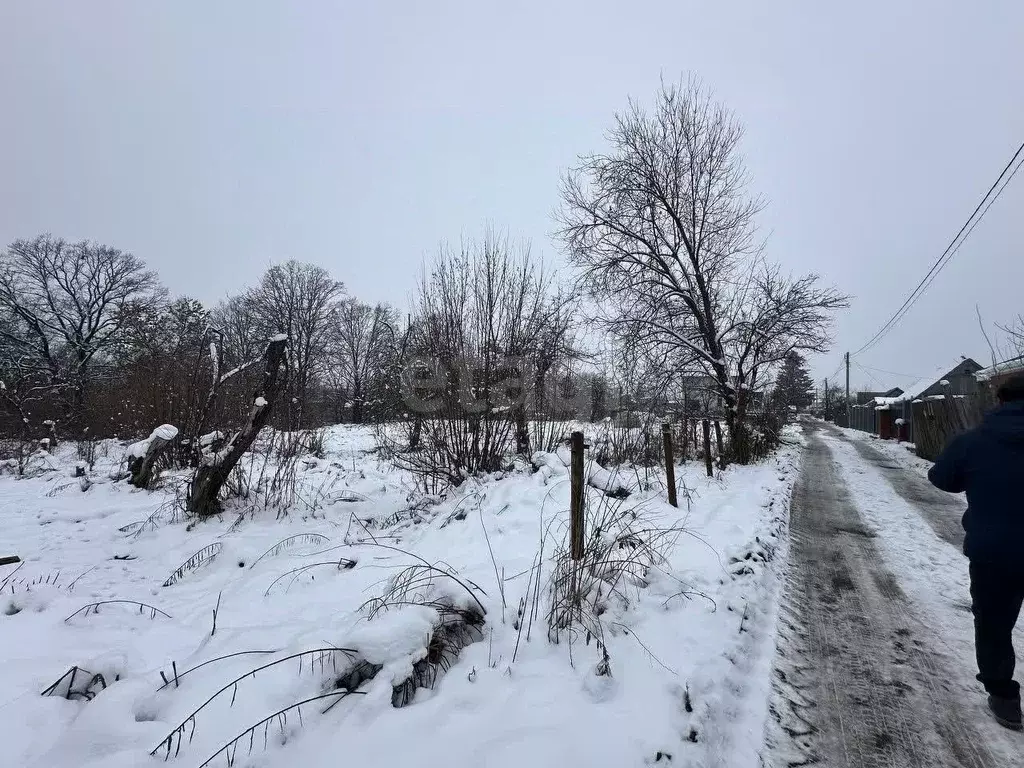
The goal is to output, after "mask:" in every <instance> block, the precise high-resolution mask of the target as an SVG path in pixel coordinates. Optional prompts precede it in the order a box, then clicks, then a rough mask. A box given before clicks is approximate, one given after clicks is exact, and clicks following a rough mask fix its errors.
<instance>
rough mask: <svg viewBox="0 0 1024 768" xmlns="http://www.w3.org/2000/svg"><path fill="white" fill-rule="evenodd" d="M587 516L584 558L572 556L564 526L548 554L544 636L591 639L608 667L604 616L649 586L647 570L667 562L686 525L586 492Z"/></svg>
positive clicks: (641, 506)
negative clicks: (556, 542) (550, 559)
mask: <svg viewBox="0 0 1024 768" xmlns="http://www.w3.org/2000/svg"><path fill="white" fill-rule="evenodd" d="M595 498H596V501H595ZM585 516H586V531H587V538H586V540H585V543H584V554H583V557H582V558H581V559H580V560H573V559H572V555H571V550H570V547H569V541H568V537H569V532H568V526H566V531H565V533H564V538H563V540H562V542H561V544H560V545H559V546H558V547H556V549H555V551H554V553H553V554H552V573H551V576H550V583H549V587H548V594H549V609H548V614H547V627H548V639H549V640H550V641H552V642H555V643H557V642H560V641H561V639H562V638H563V637H566V638H567V639H569V641H570V642H572V641H574V640H576V639H579V637H580V635H582V636H583V639H584V641H585V642H586V643H588V644H589V643H590V641H591V640H594V641H595V642H596V643H597V647H598V650H599V652H600V653H601V654H602V663H603V664H604V665H605V666H607V665H608V661H609V660H608V655H607V650H606V648H605V643H604V636H605V635H604V633H605V627H606V623H605V619H604V618H603V617H604V616H605V615H606V614H609V615H610V616H612V617H614V616H615V615H617V614H620V613H621V612H622V611H624V610H625V609H626V608H627V607H628V606H629V605H630V604H631V602H632V601H633V600H634V598H635V596H637V594H638V591H639V590H641V589H643V588H645V587H647V586H648V577H649V575H650V572H651V571H652V570H653V569H656V568H660V567H662V566H663V565H664V564H665V562H666V557H667V555H668V553H669V551H670V550H671V549H672V548H673V547H674V546H675V544H676V542H677V541H678V539H679V537H680V536H681V535H682V534H683V533H684V532H685V529H684V528H683V527H682V526H681V525H679V524H675V525H666V524H664V522H663V521H662V520H661V519H660V518H659V516H658V515H657V514H656V513H655V512H654V511H652V510H651V508H650V504H649V503H648V504H644V503H642V504H639V505H632V506H627V505H626V504H625V503H624V502H623V501H621V500H616V499H612V498H609V497H608V496H605V495H599V496H596V497H595V495H594V494H588V495H587V496H586V509H585ZM609 674H610V671H609Z"/></svg>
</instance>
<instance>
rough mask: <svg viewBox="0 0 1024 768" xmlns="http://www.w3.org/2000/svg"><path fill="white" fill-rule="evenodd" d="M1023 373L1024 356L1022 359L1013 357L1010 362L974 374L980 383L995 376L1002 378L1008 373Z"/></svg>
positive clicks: (1005, 361) (997, 364)
mask: <svg viewBox="0 0 1024 768" xmlns="http://www.w3.org/2000/svg"><path fill="white" fill-rule="evenodd" d="M1021 372H1024V355H1021V356H1020V357H1011V358H1010V359H1009V360H1004V361H1003V362H1001V363H996V364H995V365H992V366H989V367H988V368H982V369H981V370H980V371H978V372H977V373H976V374H974V376H975V378H976V379H977V380H978V381H988V380H989V379H991V378H992V377H993V376H1002V375H1003V374H1007V373H1021Z"/></svg>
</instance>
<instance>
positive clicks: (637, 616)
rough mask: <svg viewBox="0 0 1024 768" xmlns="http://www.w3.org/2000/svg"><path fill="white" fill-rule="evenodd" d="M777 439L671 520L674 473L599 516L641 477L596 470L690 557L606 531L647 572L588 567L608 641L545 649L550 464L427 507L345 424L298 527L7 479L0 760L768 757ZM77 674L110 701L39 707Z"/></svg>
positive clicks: (562, 503) (793, 439) (591, 497)
mask: <svg viewBox="0 0 1024 768" xmlns="http://www.w3.org/2000/svg"><path fill="white" fill-rule="evenodd" d="M787 434H788V438H789V439H788V440H787V442H788V443H790V444H787V445H785V446H784V447H783V449H782V450H781V451H780V452H779V454H778V455H777V456H775V457H773V458H772V459H770V460H769V461H766V462H764V463H762V464H760V465H757V466H752V467H730V468H728V469H727V470H725V471H724V472H722V473H720V475H719V476H718V477H716V478H713V479H709V478H707V477H705V476H704V467H703V465H698V464H690V465H685V466H680V467H677V479H678V480H679V481H680V483H681V486H682V487H684V488H687V489H689V491H688V496H689V500H688V501H687V499H686V498H685V497H684V498H682V499H681V502H680V503H681V505H682V506H681V508H680V509H675V508H673V507H671V506H669V505H668V504H667V503H666V502H665V500H664V491H663V488H664V475H663V473H662V474H660V476H659V475H658V474H657V473H654V475H652V476H651V479H650V482H644V483H639V482H634V483H631V484H629V486H630V487H629V490H630V491H631V493H630V495H629V497H628V498H610V497H609V496H608V495H607V491H608V490H609V489H616V488H621V487H625V485H626V483H624V482H622V481H620V480H619V479H617V478H616V473H615V472H613V471H609V470H606V469H604V468H601V467H598V466H597V465H596V464H594V463H593V462H588V470H587V472H588V481H589V483H590V485H591V490H590V492H589V493H588V505H589V506H590V508H591V509H592V510H599V509H603V510H605V512H606V513H607V515H608V518H607V519H609V520H613V519H615V520H620V521H623V522H621V523H620V527H619V528H617V529H615V530H639V529H642V527H641V526H634V528H633V529H629V528H628V526H629V524H630V521H633V520H640V521H643V522H644V527H645V526H648V525H650V526H656V527H657V529H658V530H661V531H666V532H672V536H673V537H674V538H673V539H672V540H671V542H669V543H670V544H671V546H667V545H666V546H663V547H659V548H658V557H650V558H648V559H647V560H641V559H639V558H635V557H632V556H631V555H630V554H629V553H630V552H631V550H630V549H629V547H630V546H635V545H640V546H642V545H643V542H642V541H640V542H634V543H633V544H631V543H630V541H629V539H628V536H624V535H622V536H618V537H617V538H616V539H615V541H616V542H618V544H620V545H621V546H622V547H623V549H622V552H623V555H622V557H623V559H630V560H631V562H644V563H646V565H645V566H644V567H643V568H642V570H640V571H636V572H631V574H630V575H631V578H629V579H621V580H618V581H614V582H609V580H608V579H607V575H608V574H607V573H604V574H594V576H595V578H598V579H599V580H600V581H602V582H603V584H604V585H605V586H600V585H598V587H599V591H601V598H602V600H603V603H602V607H600V608H599V609H598V610H595V612H594V616H595V617H596V619H595V620H596V621H598V622H599V628H600V631H601V632H602V637H601V638H600V642H601V645H600V647H598V646H597V645H596V644H595V640H596V639H597V638H595V637H593V636H590V637H587V636H586V633H585V632H584V631H582V628H581V627H580V626H576V628H575V631H573V632H566V633H562V634H561V635H560V637H559V642H558V643H555V642H550V641H549V632H548V629H549V627H548V624H549V616H550V615H551V613H552V607H553V603H552V601H551V595H552V589H553V587H554V586H555V578H556V574H557V562H558V558H559V557H564V553H565V551H566V541H567V536H568V528H569V526H568V519H567V509H568V499H569V483H568V481H567V472H566V464H567V461H566V459H567V454H566V456H562V455H561V453H562V452H557V453H554V454H538V455H537V456H535V457H534V463H535V464H536V465H537V466H538V467H539V469H538V471H536V472H532V473H531V472H525V471H524V472H519V473H511V474H508V475H506V476H504V477H503V478H502V479H494V478H491V479H483V480H476V479H472V480H468V481H467V482H466V483H464V484H463V486H462V487H461V488H459V489H458V490H457V491H455V492H454V493H452V494H451V495H450V496H449V497H447V498H436V497H418V496H415V495H413V494H411V493H410V488H412V487H413V484H412V483H413V478H411V476H408V475H406V474H404V473H402V472H399V471H397V470H395V469H394V467H393V466H391V465H390V464H388V463H386V462H384V461H382V460H380V459H379V457H378V455H377V454H376V453H374V452H373V450H372V449H373V440H372V435H371V433H370V431H369V430H366V429H358V428H349V427H338V428H334V429H331V430H329V431H328V434H327V439H326V452H325V455H326V458H325V459H324V460H322V461H316V462H308V463H306V462H303V463H300V464H299V468H298V470H297V472H298V491H297V493H296V494H295V496H296V502H295V506H293V507H292V508H291V509H290V513H289V514H287V515H284V516H282V517H281V518H280V519H275V518H276V517H277V515H276V514H275V513H274V512H273V511H272V510H269V511H268V513H266V514H262V515H259V514H257V515H256V516H255V518H253V517H245V518H244V519H242V518H237V519H236V516H234V515H225V516H224V517H225V519H223V520H222V519H219V518H213V519H211V520H209V521H206V522H201V523H195V524H193V525H185V524H184V523H183V522H180V523H171V522H169V521H168V519H166V518H162V517H161V516H160V515H161V510H163V509H166V507H167V505H168V502H169V501H170V499H171V498H172V497H171V496H170V495H169V492H165V491H156V492H152V493H138V492H131V491H130V489H129V488H128V487H127V486H126V485H125V484H123V483H109V482H108V483H103V484H97V485H94V486H93V487H92V488H91V489H90V491H89V493H87V494H82V493H79V492H77V490H76V491H75V493H70V492H63V491H58V490H57V489H59V488H60V487H61V485H60V483H61V482H63V481H64V480H66V476H67V475H68V474H70V468H71V466H72V464H73V460H72V458H71V457H72V456H73V453H69V454H67V467H66V468H67V469H68V470H69V472H67V473H63V472H62V473H50V474H48V475H46V476H43V477H38V478H34V479H30V480H21V481H18V480H15V479H13V478H0V503H3V504H4V506H5V508H7V509H11V510H18V512H17V514H9V515H4V516H0V540H2V541H5V542H10V543H11V544H12V546H13V548H14V550H16V551H17V553H18V554H20V555H21V557H22V558H23V559H24V560H25V561H26V563H25V565H24V567H23V568H22V571H21V572H19V573H18V574H15V575H14V576H13V577H12V578H11V579H10V580H9V582H8V583H7V584H6V585H4V594H5V600H6V599H8V598H11V596H12V594H13V601H14V602H13V603H11V605H14V606H15V607H17V610H15V611H12V612H11V613H10V614H9V615H5V612H4V611H0V627H2V628H0V690H2V691H3V694H2V700H0V706H2V707H3V708H4V712H5V715H6V716H5V717H4V718H2V719H0V740H2V742H3V743H4V745H5V764H9V765H15V766H30V767H38V768H82V767H85V766H95V767H96V768H99V766H103V768H109V767H113V768H118V767H119V766H124V767H125V768H127V767H128V766H137V765H144V764H146V763H147V761H148V760H149V759H150V758H149V754H150V753H151V752H152V753H153V755H154V756H155V757H157V758H160V759H162V758H164V756H165V754H166V753H167V752H168V749H169V758H168V762H169V763H171V764H177V765H188V766H198V765H201V764H203V763H204V761H206V760H208V759H212V760H213V762H212V763H211V764H220V762H221V761H223V763H224V764H227V762H228V760H229V759H231V760H233V761H234V764H235V765H239V766H242V765H261V766H266V767H267V768H290V767H291V766H293V765H302V766H304V768H306V767H308V768H320V767H323V768H328V767H330V768H333V767H334V766H336V765H338V764H339V761H341V762H345V763H352V764H355V765H359V764H374V765H376V764H381V765H390V764H394V765H421V764H422V765H448V766H473V767H474V768H477V767H478V766H481V765H487V766H489V767H490V766H499V767H500V766H516V768H520V766H522V765H523V764H532V765H537V766H559V767H562V766H565V765H574V764H592V765H643V764H654V763H659V762H663V763H665V764H669V760H671V764H674V765H689V764H692V765H712V764H716V765H737V766H745V765H756V764H757V756H758V752H759V750H760V748H761V740H762V733H763V726H764V722H765V718H766V715H767V690H768V686H769V670H770V663H771V656H772V651H773V647H774V645H773V633H774V626H775V610H776V602H777V594H778V590H779V585H780V580H781V572H782V567H783V564H784V560H785V553H786V545H785V540H784V539H785V537H784V532H785V526H786V520H787V510H788V497H789V493H790V491H791V488H792V484H793V481H794V479H795V476H796V471H797V469H798V465H799V456H800V445H799V442H800V440H801V438H800V436H799V434H798V432H796V431H794V430H790V431H789V432H788V433H787ZM72 451H73V448H72ZM63 455H64V454H62V456H63ZM243 470H244V471H246V472H250V471H251V468H250V467H248V466H243ZM252 474H254V475H256V474H258V469H257V470H255V471H252ZM601 505H604V506H601ZM623 526H625V527H623ZM611 530H612V529H611V528H609V530H608V531H597V530H590V531H588V532H587V535H588V537H589V538H588V541H592V540H593V538H596V537H602V536H610V535H611V534H610V533H609V531H611ZM202 552H208V553H212V555H210V556H205V557H200V556H199V555H200V554H201V553H202ZM606 561H607V559H606ZM58 570H59V572H60V573H59V575H58V577H56V579H53V578H51V579H50V581H49V583H44V582H43V581H42V579H43V578H44V577H47V578H49V576H48V574H50V573H51V572H56V571H58ZM9 571H10V568H4V569H0V581H3V580H4V579H5V578H6V577H7V575H8V572H9ZM172 575H173V576H174V578H171V577H172ZM33 582H35V583H34V584H33ZM72 582H74V585H73V587H72V588H70V589H69V587H70V586H71V583H72ZM165 583H167V584H168V586H161V585H162V584H165ZM595 583H596V582H595ZM608 584H611V587H610V588H609V587H608V586H607V585H608ZM7 606H8V604H7V603H5V604H4V607H7ZM73 667H78V668H80V669H82V670H85V671H86V672H88V673H91V675H95V674H102V676H103V679H104V683H105V687H101V686H99V684H98V683H97V684H96V685H93V686H92V687H91V688H89V689H88V690H89V692H90V693H91V694H92V697H91V699H88V700H87V699H86V698H84V697H81V698H79V697H73V699H74V700H67V699H66V698H62V697H60V696H56V695H50V696H41V695H40V694H41V692H43V691H44V690H47V689H48V688H49V687H50V686H52V685H53V684H54V682H55V681H58V680H60V678H61V677H62V676H63V675H65V674H66V673H67V672H68V671H69V670H70V669H71V668H73ZM91 680H92V677H89V681H90V682H91ZM75 685H76V686H77V685H78V683H77V682H76V684H75ZM204 702H205V703H204ZM300 702H305V703H303V704H301V705H300V706H298V707H297V706H296V705H297V704H298V703H300ZM400 704H401V705H402V707H401V709H396V707H397V706H399V705H400ZM265 737H266V742H264V738H265ZM264 743H266V746H264ZM250 744H251V745H252V757H248V754H249V748H250Z"/></svg>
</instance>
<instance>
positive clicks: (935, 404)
mask: <svg viewBox="0 0 1024 768" xmlns="http://www.w3.org/2000/svg"><path fill="white" fill-rule="evenodd" d="M991 406H992V403H991V401H990V398H989V397H988V395H987V393H981V394H977V395H967V396H964V397H946V398H943V399H942V400H924V401H918V402H915V403H914V404H913V424H914V443H915V444H916V445H917V455H918V456H920V457H921V458H923V459H929V460H930V461H935V460H936V459H937V458H939V454H940V453H942V449H943V448H945V447H946V445H947V444H948V443H949V441H950V440H952V439H953V438H954V437H956V436H957V435H959V434H960V433H961V432H966V431H967V430H968V429H971V428H973V427H976V426H977V425H978V424H980V423H981V420H982V419H983V418H984V416H985V413H986V412H987V411H988V410H989V408H991Z"/></svg>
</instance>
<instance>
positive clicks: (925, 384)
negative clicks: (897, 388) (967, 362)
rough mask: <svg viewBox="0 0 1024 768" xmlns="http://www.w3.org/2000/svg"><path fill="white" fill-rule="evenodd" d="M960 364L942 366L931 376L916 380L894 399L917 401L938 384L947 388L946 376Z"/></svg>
mask: <svg viewBox="0 0 1024 768" xmlns="http://www.w3.org/2000/svg"><path fill="white" fill-rule="evenodd" d="M962 362H963V360H961V361H960V363H962ZM960 363H957V364H956V365H944V366H943V367H942V368H939V369H938V370H937V371H935V373H933V374H932V375H930V376H925V377H924V378H921V379H918V380H917V381H915V382H914V383H913V384H911V385H910V386H908V387H904V388H903V394H902V395H900V396H899V397H898V398H896V399H897V400H900V401H903V402H910V401H913V400H917V399H918V398H919V397H921V395H922V394H924V392H925V391H926V390H928V389H930V388H931V387H933V386H934V385H936V384H938V383H939V382H944V383H945V384H946V386H948V385H949V382H948V381H946V376H947V375H948V374H949V372H950V371H952V370H953V369H954V368H956V367H957V365H960Z"/></svg>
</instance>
